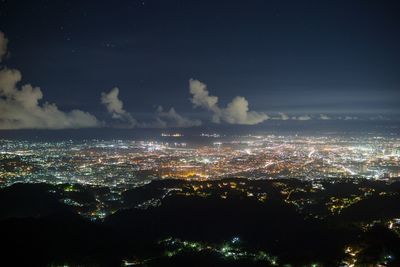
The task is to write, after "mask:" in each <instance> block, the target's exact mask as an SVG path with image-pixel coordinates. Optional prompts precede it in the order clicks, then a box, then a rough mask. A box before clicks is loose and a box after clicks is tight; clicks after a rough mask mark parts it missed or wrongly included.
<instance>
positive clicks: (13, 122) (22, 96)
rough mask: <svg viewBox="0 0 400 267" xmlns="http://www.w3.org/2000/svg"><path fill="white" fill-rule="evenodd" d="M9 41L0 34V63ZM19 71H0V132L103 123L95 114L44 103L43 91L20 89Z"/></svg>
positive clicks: (26, 87) (3, 69)
mask: <svg viewBox="0 0 400 267" xmlns="http://www.w3.org/2000/svg"><path fill="white" fill-rule="evenodd" d="M7 42H8V40H7V39H6V37H5V36H4V33H3V32H1V31H0V61H1V60H2V59H3V58H4V56H5V55H6V54H7ZM21 80H22V75H21V72H20V71H19V70H16V69H8V68H6V67H3V68H1V69H0V129H1V130H11V129H65V128H84V127H97V126H101V123H100V122H99V121H98V120H97V119H96V117H94V116H93V115H91V114H89V113H87V112H84V111H81V110H72V111H70V112H63V111H61V110H59V109H58V107H57V106H56V104H52V103H48V102H44V103H43V104H40V100H41V99H42V98H43V93H42V90H41V89H40V88H39V87H33V86H32V85H30V84H25V85H22V86H21V87H18V84H19V83H20V82H21Z"/></svg>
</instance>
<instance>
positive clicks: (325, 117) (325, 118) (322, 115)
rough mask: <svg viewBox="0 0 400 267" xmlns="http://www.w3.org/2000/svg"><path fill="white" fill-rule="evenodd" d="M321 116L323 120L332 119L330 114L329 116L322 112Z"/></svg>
mask: <svg viewBox="0 0 400 267" xmlns="http://www.w3.org/2000/svg"><path fill="white" fill-rule="evenodd" d="M319 118H320V119H321V120H330V119H331V118H330V117H329V116H327V115H325V114H320V115H319Z"/></svg>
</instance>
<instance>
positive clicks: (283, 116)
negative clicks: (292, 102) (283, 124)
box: [279, 112, 289, 121]
mask: <svg viewBox="0 0 400 267" xmlns="http://www.w3.org/2000/svg"><path fill="white" fill-rule="evenodd" d="M279 115H281V117H280V119H281V120H283V121H286V120H288V119H289V116H288V115H287V114H285V113H282V112H281V113H279Z"/></svg>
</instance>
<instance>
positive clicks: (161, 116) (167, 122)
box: [101, 87, 201, 128]
mask: <svg viewBox="0 0 400 267" xmlns="http://www.w3.org/2000/svg"><path fill="white" fill-rule="evenodd" d="M101 103H102V104H103V105H104V106H105V107H106V108H107V111H108V112H109V113H110V114H111V115H112V118H113V119H117V120H120V121H121V122H122V123H123V124H122V125H118V126H119V127H126V128H133V127H138V128H169V127H173V128H186V127H193V126H200V125H201V121H200V120H191V119H189V118H186V117H184V116H182V115H180V114H179V113H177V112H176V110H175V109H174V108H173V107H172V108H170V109H169V110H168V111H165V110H164V109H163V107H162V106H158V107H157V110H156V112H155V114H154V118H155V120H154V121H152V122H138V121H137V120H135V119H134V118H133V116H132V115H131V114H130V113H129V112H127V111H126V110H125V109H124V104H123V102H122V101H121V100H120V99H119V89H118V88H116V87H114V88H113V89H111V91H110V92H108V93H105V92H103V93H101Z"/></svg>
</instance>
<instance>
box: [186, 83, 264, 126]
mask: <svg viewBox="0 0 400 267" xmlns="http://www.w3.org/2000/svg"><path fill="white" fill-rule="evenodd" d="M189 88H190V93H191V94H192V98H191V102H192V103H193V105H194V106H195V107H201V108H204V109H206V110H208V111H211V112H212V114H213V115H212V122H214V123H220V122H221V121H224V122H227V123H229V124H246V125H254V124H258V123H261V122H263V121H265V120H267V119H269V117H268V115H267V114H265V113H263V112H257V111H249V103H248V101H247V100H246V99H245V98H244V97H241V96H237V97H235V98H234V99H233V100H232V101H231V102H230V103H229V104H228V105H227V107H226V108H221V107H219V106H218V97H216V96H211V95H210V94H209V92H208V90H207V86H206V85H205V84H204V83H202V82H200V81H199V80H194V79H190V81H189Z"/></svg>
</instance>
